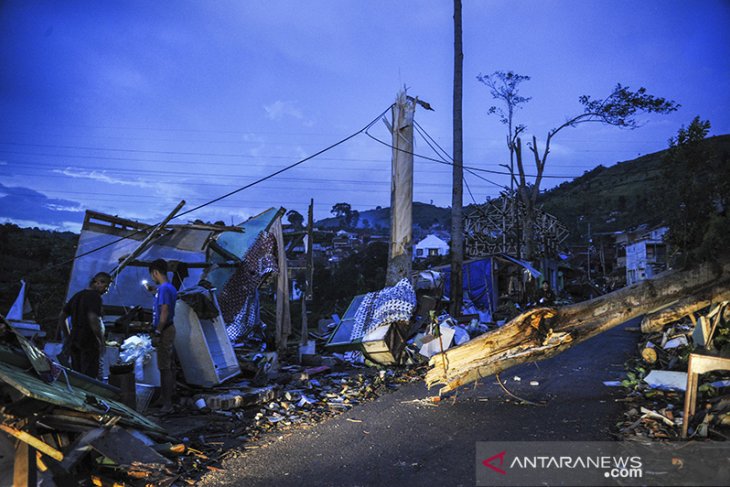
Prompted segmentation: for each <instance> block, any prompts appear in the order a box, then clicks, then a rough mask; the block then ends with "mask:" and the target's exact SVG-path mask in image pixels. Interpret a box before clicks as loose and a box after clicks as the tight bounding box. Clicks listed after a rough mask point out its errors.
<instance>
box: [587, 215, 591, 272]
mask: <svg viewBox="0 0 730 487" xmlns="http://www.w3.org/2000/svg"><path fill="white" fill-rule="evenodd" d="M591 242H592V239H591V222H588V247H587V250H586V253H587V254H588V282H591Z"/></svg>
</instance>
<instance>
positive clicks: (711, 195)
mask: <svg viewBox="0 0 730 487" xmlns="http://www.w3.org/2000/svg"><path fill="white" fill-rule="evenodd" d="M709 131H710V122H709V121H707V120H701V119H700V117H699V116H697V117H695V118H694V120H692V122H691V123H690V124H689V126H687V127H684V126H682V127H681V128H680V129H679V131H678V132H677V135H676V136H675V137H672V138H671V139H669V151H668V152H667V155H666V157H665V159H664V167H663V180H664V181H665V183H664V185H663V187H662V188H661V190H660V194H659V195H658V197H657V198H656V201H657V202H658V203H659V204H660V206H661V208H662V210H663V211H664V212H665V214H664V218H665V221H666V222H667V224H668V225H669V234H668V236H667V239H668V242H669V244H670V246H671V247H672V248H673V249H674V250H675V252H676V254H675V255H676V256H677V257H679V260H678V263H679V264H682V265H686V264H689V263H692V262H695V261H704V260H713V259H716V258H717V256H718V255H719V254H720V253H722V252H724V251H725V249H726V248H727V242H728V241H729V240H730V219H728V215H727V210H728V204H730V156H729V155H728V153H727V152H724V153H722V152H718V151H714V150H712V149H711V148H710V146H709V145H708V144H706V143H705V142H704V141H705V139H706V137H707V134H708V133H709ZM708 174H711V175H712V177H709V178H708V177H707V175H708ZM679 181H681V184H677V183H678V182H679Z"/></svg>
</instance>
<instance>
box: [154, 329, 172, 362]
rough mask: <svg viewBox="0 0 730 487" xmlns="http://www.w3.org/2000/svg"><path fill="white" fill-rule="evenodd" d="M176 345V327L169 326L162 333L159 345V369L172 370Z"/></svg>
mask: <svg viewBox="0 0 730 487" xmlns="http://www.w3.org/2000/svg"><path fill="white" fill-rule="evenodd" d="M174 345H175V325H171V326H168V327H167V328H165V329H164V330H162V333H160V340H159V343H158V345H157V368H158V369H160V370H170V369H172V365H173V353H174Z"/></svg>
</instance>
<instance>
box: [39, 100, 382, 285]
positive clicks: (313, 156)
mask: <svg viewBox="0 0 730 487" xmlns="http://www.w3.org/2000/svg"><path fill="white" fill-rule="evenodd" d="M391 106H392V105H391ZM391 106H389V107H388V108H386V109H385V110H383V111H382V112H381V113H380V114H379V115H378V116H377V117H375V118H374V119H373V120H372V121H371V122H370V123H368V124H367V125H365V126H364V127H363V128H361V129H360V130H358V131H357V132H354V133H352V134H350V135H348V136H347V137H345V138H343V139H340V140H338V141H337V142H335V143H333V144H330V145H329V146H327V147H325V148H324V149H322V150H319V151H317V152H315V153H314V154H312V155H310V156H307V157H305V158H303V159H300V160H299V161H297V162H295V163H292V164H289V165H288V166H286V167H284V168H282V169H279V170H278V171H275V172H273V173H271V174H269V175H267V176H264V177H261V178H259V179H257V180H256V181H253V182H251V183H249V184H247V185H245V186H241V187H240V188H237V189H235V190H233V191H229V192H228V193H226V194H224V195H222V196H219V197H217V198H214V199H212V200H210V201H207V202H205V203H202V204H200V205H198V206H196V207H194V208H192V209H190V210H187V211H184V212H182V213H178V214H177V215H175V216H174V217H173V218H172V220H174V219H177V218H180V217H182V216H184V215H189V214H190V213H193V212H195V211H198V210H200V209H202V208H205V207H206V206H210V205H212V204H215V203H217V202H219V201H221V200H223V199H225V198H229V197H231V196H233V195H234V194H237V193H240V192H241V191H244V190H246V189H248V188H250V187H252V186H255V185H256V184H259V183H262V182H264V181H266V180H269V179H271V178H273V177H275V176H277V175H279V174H281V173H283V172H285V171H288V170H290V169H293V168H295V167H297V166H299V165H301V164H304V163H305V162H307V161H309V160H311V159H314V158H315V157H317V156H318V155H320V154H323V153H325V152H327V151H329V150H332V149H333V148H335V147H337V146H339V145H342V144H344V143H345V142H347V141H349V140H351V139H353V138H355V137H357V136H358V135H360V134H361V133H363V132H367V130H368V129H369V128H370V127H371V126H372V125H373V124H374V123H375V122H377V121H378V120H379V119H380V117H382V116H383V115H385V113H387V112H388V110H390V108H391ZM155 226H156V225H148V226H146V227H143V228H140V229H138V230H136V231H134V232H131V233H129V234H127V235H124V236H122V237H119V238H117V239H114V240H112V241H110V242H108V243H106V244H104V245H100V246H98V247H96V248H94V249H91V250H89V251H87V252H83V253H81V254H79V255H76V256H74V257H73V258H71V259H69V260H66V261H64V262H61V263H59V264H54V265H52V266H49V267H47V268H46V269H44V270H42V271H37V272H35V273H33V274H36V273H38V272H47V271H49V270H51V269H55V268H57V267H62V266H64V265H66V264H70V263H71V262H74V261H75V260H76V259H79V258H81V257H85V256H87V255H90V254H92V253H94V252H98V251H99V250H102V249H105V248H107V247H110V246H111V245H114V244H116V243H118V242H121V241H122V240H127V239H129V238H131V237H133V236H134V235H137V234H139V233H142V232H146V231H148V230H150V229H152V228H154V227H155ZM31 275H32V274H31Z"/></svg>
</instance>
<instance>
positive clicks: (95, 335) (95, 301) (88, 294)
mask: <svg viewBox="0 0 730 487" xmlns="http://www.w3.org/2000/svg"><path fill="white" fill-rule="evenodd" d="M111 282H112V279H111V276H110V275H109V274H107V273H106V272H99V273H98V274H96V275H95V276H94V278H93V279H92V280H91V282H90V283H89V287H88V288H86V289H84V290H82V291H79V292H77V293H76V294H74V295H73V297H71V299H70V300H69V301H68V303H66V305H65V306H64V307H63V311H61V314H60V315H59V324H60V325H61V326H62V327H65V326H64V325H65V321H66V318H68V317H69V316H70V317H71V334H70V336H69V337H68V342H67V344H66V347H64V348H65V349H66V350H67V351H68V353H69V355H70V357H71V368H72V369H73V370H75V371H77V372H80V373H82V374H84V375H88V376H89V377H92V378H94V379H97V378H98V377H99V368H100V367H99V364H100V361H99V360H100V358H101V353H102V351H103V349H104V323H103V322H102V321H101V317H102V310H101V296H102V295H103V294H104V293H106V292H107V290H108V289H109V285H110V284H111Z"/></svg>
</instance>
